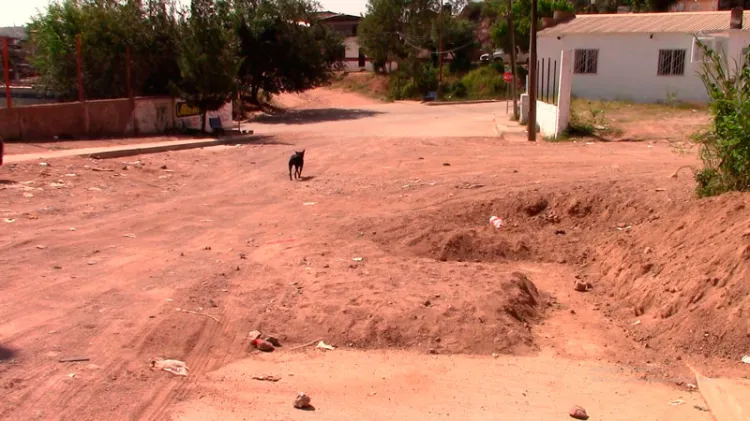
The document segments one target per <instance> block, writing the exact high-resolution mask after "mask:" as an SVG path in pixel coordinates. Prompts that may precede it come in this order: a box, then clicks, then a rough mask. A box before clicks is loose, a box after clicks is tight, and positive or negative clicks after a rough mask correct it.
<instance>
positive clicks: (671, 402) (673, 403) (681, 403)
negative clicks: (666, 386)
mask: <svg viewBox="0 0 750 421" xmlns="http://www.w3.org/2000/svg"><path fill="white" fill-rule="evenodd" d="M669 404H670V405H672V406H680V405H684V404H685V401H683V400H682V399H675V400H673V401H669Z"/></svg>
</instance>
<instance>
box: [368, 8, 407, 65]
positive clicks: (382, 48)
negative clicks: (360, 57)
mask: <svg viewBox="0 0 750 421" xmlns="http://www.w3.org/2000/svg"><path fill="white" fill-rule="evenodd" d="M405 6H406V2H405V1H404V0H370V1H369V2H368V3H367V13H366V14H365V18H364V19H362V22H361V23H360V25H359V30H358V32H357V35H358V41H359V44H360V45H361V46H362V47H363V48H364V50H365V52H366V53H367V55H368V56H370V57H371V58H372V59H373V62H374V63H378V64H379V66H376V70H377V68H379V67H381V66H383V68H384V69H385V65H386V64H390V63H391V62H394V61H398V60H401V59H404V58H406V56H407V52H406V48H408V47H407V46H406V45H404V43H403V41H402V39H401V37H400V33H401V32H402V31H403V28H404V22H403V19H402V18H403V12H404V8H405ZM388 70H390V69H388Z"/></svg>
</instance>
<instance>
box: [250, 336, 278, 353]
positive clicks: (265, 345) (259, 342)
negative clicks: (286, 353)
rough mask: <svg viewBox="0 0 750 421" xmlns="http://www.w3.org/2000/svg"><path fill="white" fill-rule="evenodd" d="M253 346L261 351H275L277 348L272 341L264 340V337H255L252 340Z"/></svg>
mask: <svg viewBox="0 0 750 421" xmlns="http://www.w3.org/2000/svg"><path fill="white" fill-rule="evenodd" d="M251 343H252V344H253V346H254V347H255V348H256V349H258V350H259V351H263V352H273V350H274V349H275V348H274V347H273V345H271V343H270V342H267V341H264V340H263V339H255V340H253V341H252V342H251Z"/></svg>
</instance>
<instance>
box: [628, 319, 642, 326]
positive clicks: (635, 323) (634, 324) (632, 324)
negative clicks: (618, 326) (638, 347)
mask: <svg viewBox="0 0 750 421" xmlns="http://www.w3.org/2000/svg"><path fill="white" fill-rule="evenodd" d="M639 324H641V321H640V320H636V321H634V322H633V323H631V324H630V325H631V326H637V325H639Z"/></svg>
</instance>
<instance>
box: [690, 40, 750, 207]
mask: <svg viewBox="0 0 750 421" xmlns="http://www.w3.org/2000/svg"><path fill="white" fill-rule="evenodd" d="M701 48H702V49H703V53H704V56H705V60H704V62H703V66H702V69H701V70H700V72H699V75H700V77H701V80H702V81H703V84H704V85H705V87H706V91H707V92H708V95H709V97H710V99H711V104H710V106H709V110H710V111H711V114H712V115H713V123H712V125H711V128H710V129H708V130H706V131H704V132H701V133H698V134H697V135H696V136H695V140H696V142H697V143H698V144H699V145H700V157H701V159H702V161H703V169H702V170H701V171H699V172H698V173H697V174H696V177H695V178H696V181H697V182H698V185H697V187H696V189H697V193H698V195H699V196H711V195H716V194H721V193H724V192H727V191H748V190H750V61H749V60H750V53H748V54H746V55H745V57H744V60H743V64H742V65H741V66H740V65H739V64H735V69H734V70H735V71H734V72H732V73H730V72H729V69H728V66H727V65H726V64H725V62H724V60H723V58H722V56H721V55H720V54H718V53H717V52H716V51H714V50H712V49H710V48H708V47H707V46H706V45H703V44H701Z"/></svg>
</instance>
